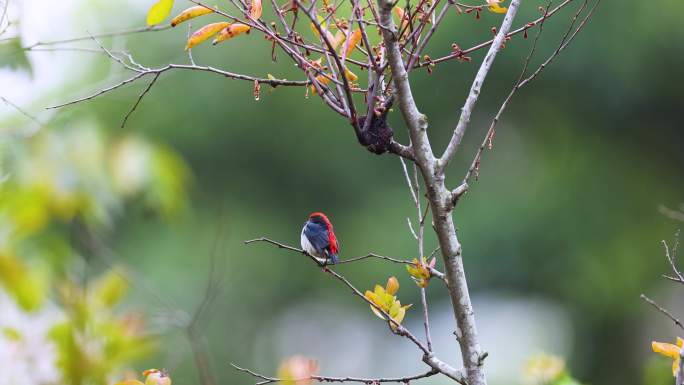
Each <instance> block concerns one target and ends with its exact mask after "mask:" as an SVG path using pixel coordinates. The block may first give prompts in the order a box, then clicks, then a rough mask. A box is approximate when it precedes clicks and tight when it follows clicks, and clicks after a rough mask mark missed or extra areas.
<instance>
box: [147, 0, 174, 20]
mask: <svg viewBox="0 0 684 385" xmlns="http://www.w3.org/2000/svg"><path fill="white" fill-rule="evenodd" d="M171 8H173V0H159V1H157V2H156V3H154V5H153V6H152V8H150V10H149V11H148V12H147V25H157V24H159V23H161V22H162V21H164V19H166V18H167V17H169V15H170V14H171Z"/></svg>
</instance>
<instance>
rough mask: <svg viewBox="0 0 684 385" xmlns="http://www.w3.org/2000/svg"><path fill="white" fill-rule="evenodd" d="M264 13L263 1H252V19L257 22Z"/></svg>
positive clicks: (250, 11) (250, 12)
mask: <svg viewBox="0 0 684 385" xmlns="http://www.w3.org/2000/svg"><path fill="white" fill-rule="evenodd" d="M262 12H263V7H262V6H261V0H252V5H251V7H250V10H249V14H250V16H252V19H254V20H256V19H258V18H260V17H261V13H262Z"/></svg>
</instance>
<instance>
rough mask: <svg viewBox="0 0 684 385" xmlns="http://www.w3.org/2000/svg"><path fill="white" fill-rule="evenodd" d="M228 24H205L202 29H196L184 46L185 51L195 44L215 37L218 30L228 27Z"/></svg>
mask: <svg viewBox="0 0 684 385" xmlns="http://www.w3.org/2000/svg"><path fill="white" fill-rule="evenodd" d="M229 25H230V23H227V22H219V23H211V24H207V25H205V26H204V27H202V28H200V29H198V30H197V31H195V33H193V34H192V35H191V36H190V38H189V39H188V43H187V44H186V45H185V49H190V48H192V47H194V46H196V45H197V44H199V43H201V42H203V41H205V40H207V39H209V38H210V37H212V36H214V35H216V34H217V33H218V32H219V31H220V30H222V29H224V28H226V27H228V26H229Z"/></svg>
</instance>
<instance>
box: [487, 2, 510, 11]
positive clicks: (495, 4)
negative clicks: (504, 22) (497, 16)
mask: <svg viewBox="0 0 684 385" xmlns="http://www.w3.org/2000/svg"><path fill="white" fill-rule="evenodd" d="M501 1H502V0H487V4H489V7H488V8H489V11H490V12H494V13H506V11H507V10H508V8H506V7H502V6H501V5H499V4H500V3H501Z"/></svg>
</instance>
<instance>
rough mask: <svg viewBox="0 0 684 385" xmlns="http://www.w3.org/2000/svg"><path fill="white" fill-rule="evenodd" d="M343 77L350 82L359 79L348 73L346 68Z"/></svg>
mask: <svg viewBox="0 0 684 385" xmlns="http://www.w3.org/2000/svg"><path fill="white" fill-rule="evenodd" d="M344 75H345V76H346V77H347V79H349V81H350V82H355V81H356V80H358V79H359V77H358V76H356V74H355V73H353V72H351V71H349V69H348V68H345V69H344Z"/></svg>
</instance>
